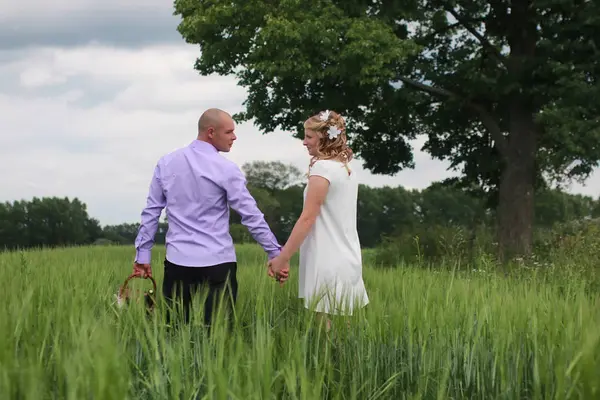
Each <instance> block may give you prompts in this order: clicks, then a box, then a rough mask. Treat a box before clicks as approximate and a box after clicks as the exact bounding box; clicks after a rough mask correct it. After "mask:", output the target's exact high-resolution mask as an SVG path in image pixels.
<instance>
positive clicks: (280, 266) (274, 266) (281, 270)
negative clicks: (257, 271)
mask: <svg viewBox="0 0 600 400" xmlns="http://www.w3.org/2000/svg"><path fill="white" fill-rule="evenodd" d="M268 266H269V268H268V270H267V273H268V274H269V276H270V277H272V278H275V279H276V280H277V281H279V283H281V284H283V283H284V282H285V281H286V280H287V279H288V278H289V273H290V263H289V261H287V260H285V259H284V258H283V257H281V256H280V255H279V256H277V257H275V258H272V259H271V260H269V264H268Z"/></svg>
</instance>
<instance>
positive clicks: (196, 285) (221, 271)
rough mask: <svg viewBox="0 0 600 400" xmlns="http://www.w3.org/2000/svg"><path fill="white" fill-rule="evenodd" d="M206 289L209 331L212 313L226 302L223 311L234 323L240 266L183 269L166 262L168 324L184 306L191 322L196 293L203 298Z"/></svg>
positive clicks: (230, 263)
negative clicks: (221, 303) (193, 300)
mask: <svg viewBox="0 0 600 400" xmlns="http://www.w3.org/2000/svg"><path fill="white" fill-rule="evenodd" d="M203 289H206V290H207V294H208V297H207V298H206V301H205V303H204V324H205V325H206V326H207V327H208V328H209V329H210V326H211V323H212V322H213V318H214V316H213V311H215V312H216V310H218V307H219V304H220V303H219V301H221V300H222V301H224V302H225V306H224V307H222V312H228V313H229V318H230V319H229V322H230V324H231V323H232V322H233V311H234V310H233V308H234V306H235V302H236V299H237V290H238V287H237V263H235V262H229V263H224V264H218V265H214V266H210V267H183V266H180V265H176V264H173V263H171V262H170V261H168V260H165V277H164V280H163V296H164V297H165V300H166V303H167V304H166V305H167V310H166V311H167V323H168V324H170V323H171V319H172V317H171V315H172V313H173V312H177V311H181V309H180V308H179V305H182V306H183V312H184V318H185V322H186V323H187V322H189V320H190V306H191V302H192V298H193V297H194V295H195V294H199V295H202V294H204V292H201V291H202V290H203Z"/></svg>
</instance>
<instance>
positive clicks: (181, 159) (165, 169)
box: [133, 109, 287, 327]
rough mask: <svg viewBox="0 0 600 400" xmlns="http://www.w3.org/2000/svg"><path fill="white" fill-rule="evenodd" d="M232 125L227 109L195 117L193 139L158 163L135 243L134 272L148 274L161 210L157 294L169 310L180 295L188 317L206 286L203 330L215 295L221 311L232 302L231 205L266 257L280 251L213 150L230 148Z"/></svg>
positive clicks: (239, 181)
mask: <svg viewBox="0 0 600 400" xmlns="http://www.w3.org/2000/svg"><path fill="white" fill-rule="evenodd" d="M234 130H235V124H234V121H233V119H232V118H231V116H230V115H229V114H228V113H226V112H225V111H222V110H219V109H209V110H207V111H205V112H204V113H203V114H202V116H201V117H200V120H199V121H198V137H197V138H196V140H194V141H193V142H192V143H191V144H190V145H189V146H187V147H184V148H181V149H179V150H176V151H174V152H172V153H170V154H167V155H165V156H163V157H162V158H161V159H160V160H159V161H158V163H157V165H156V167H155V170H154V176H153V178H152V181H151V183H150V191H149V194H148V198H147V204H146V207H145V208H144V210H143V212H142V220H141V225H140V228H139V233H138V236H137V238H136V240H135V248H136V257H135V263H134V266H133V273H134V274H135V275H137V276H141V277H146V276H148V275H151V274H152V269H151V267H150V260H151V249H152V246H153V244H154V236H155V234H156V230H157V227H158V220H159V218H160V214H161V212H162V210H163V208H166V213H167V218H168V221H169V230H168V232H167V236H166V259H165V261H164V267H165V274H164V280H163V295H164V297H165V299H166V300H167V306H168V307H167V308H171V307H172V306H173V300H174V299H175V298H177V300H180V299H181V300H182V301H183V309H184V314H185V321H186V322H188V321H189V308H190V302H191V300H192V296H193V295H194V293H195V292H196V291H198V289H200V287H201V286H204V285H206V286H207V287H208V297H207V299H206V303H205V306H204V311H205V316H204V322H205V325H206V326H208V327H210V325H211V322H212V318H214V316H213V311H215V309H216V307H217V306H218V301H219V298H220V296H221V295H224V296H223V299H224V300H226V301H227V300H229V301H227V304H228V307H227V308H226V309H229V311H231V312H232V311H233V310H232V308H233V306H234V305H235V302H236V299H237V261H236V254H235V248H234V245H233V241H232V238H231V236H230V234H229V206H231V208H233V209H234V210H235V211H237V212H238V213H239V214H240V216H241V218H242V223H243V224H244V225H245V226H246V227H247V228H248V230H249V231H250V233H251V234H252V236H253V237H254V239H255V240H256V241H257V242H258V243H260V244H261V246H262V247H263V249H264V250H265V252H266V253H267V254H268V258H269V259H273V258H274V257H276V256H277V255H278V254H279V252H280V250H281V246H280V245H279V243H277V239H276V238H275V236H274V235H273V233H272V232H271V230H270V229H269V226H268V225H267V223H266V221H265V219H264V215H263V214H262V213H261V211H260V210H259V209H258V207H257V205H256V201H255V200H254V199H253V198H252V196H251V195H250V193H249V192H248V189H247V188H246V179H245V177H244V175H243V173H242V171H241V170H240V168H239V167H238V166H237V165H236V164H234V163H233V162H231V161H229V160H227V159H226V158H225V157H223V156H222V155H221V154H219V152H229V151H230V150H231V147H232V145H233V142H234V141H235V140H236V135H235V133H234ZM286 273H287V271H286ZM282 276H283V277H285V276H286V275H285V274H282ZM167 312H168V314H167V321H170V313H169V311H167Z"/></svg>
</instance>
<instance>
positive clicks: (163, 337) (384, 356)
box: [0, 246, 600, 399]
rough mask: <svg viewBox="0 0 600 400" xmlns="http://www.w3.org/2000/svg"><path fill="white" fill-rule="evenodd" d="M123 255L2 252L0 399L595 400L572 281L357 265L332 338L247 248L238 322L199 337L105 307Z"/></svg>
mask: <svg viewBox="0 0 600 400" xmlns="http://www.w3.org/2000/svg"><path fill="white" fill-rule="evenodd" d="M153 256H154V265H153V267H154V274H155V276H156V278H157V283H158V284H159V291H160V284H161V283H162V260H163V257H164V248H156V249H155V250H154V253H153ZM132 257H133V251H132V249H131V248H119V247H95V248H92V247H90V248H76V249H60V250H54V251H35V252H23V253H18V252H16V253H4V254H0V281H1V282H3V287H2V290H0V303H1V304H2V308H1V309H0V338H1V339H0V340H1V345H0V398H1V399H13V398H14V399H17V398H18V399H58V398H61V399H129V398H131V399H195V398H198V399H324V398H327V399H408V398H410V399H413V398H414V399H417V398H420V399H458V398H469V399H517V398H518V399H522V398H533V399H594V398H600V296H599V295H598V293H596V292H592V291H590V290H588V289H587V287H586V285H585V282H582V281H578V280H575V279H566V278H556V279H548V278H547V277H545V278H543V279H542V278H537V277H536V276H535V275H534V274H530V275H527V276H524V277H522V278H521V279H519V280H516V279H509V278H504V277H503V276H498V275H494V274H490V273H483V272H473V273H464V272H463V273H460V274H459V273H453V272H452V271H430V270H429V271H428V270H421V269H417V268H409V267H402V268H397V269H385V270H380V269H375V268H373V267H370V266H368V265H367V266H365V271H364V277H365V282H366V285H367V290H368V291H369V296H370V300H371V304H370V305H369V306H368V307H367V308H366V309H365V310H364V313H361V314H360V315H357V316H356V317H355V318H354V319H353V320H352V325H351V327H350V329H348V328H347V327H346V325H345V322H344V321H334V330H333V332H332V334H331V335H330V336H328V335H326V334H325V332H324V330H322V329H319V325H318V324H317V323H316V321H314V320H313V319H312V315H311V313H310V312H308V311H306V310H305V309H304V308H303V306H302V304H301V303H300V302H299V300H298V299H297V298H296V293H297V273H296V271H295V270H293V271H292V274H293V275H292V278H291V279H290V281H289V282H288V284H287V285H286V286H285V287H283V288H280V287H279V286H278V285H277V284H276V283H275V282H273V281H272V280H270V279H269V278H268V277H267V275H266V273H265V269H264V262H265V256H264V253H263V252H262V250H261V249H260V248H258V247H257V246H243V247H240V248H239V250H238V257H239V275H238V278H239V282H240V291H239V298H238V304H237V310H236V311H237V315H238V323H237V326H236V328H235V330H234V331H233V332H232V333H231V334H229V335H226V334H225V332H224V331H223V330H222V329H221V328H220V327H219V326H217V327H216V328H215V331H214V334H213V335H212V336H211V338H210V339H207V338H206V337H205V336H204V333H203V331H202V329H200V328H199V326H197V325H196V323H195V322H194V323H192V324H191V325H189V326H185V327H183V328H181V329H179V330H170V329H167V328H166V327H165V326H164V324H163V323H162V314H161V310H160V309H158V310H157V311H156V313H155V314H154V315H153V316H152V317H150V318H146V317H145V315H144V313H143V309H142V307H141V306H138V307H136V306H132V307H128V308H126V309H123V310H118V309H116V308H115V307H114V306H113V305H112V303H113V302H114V294H115V292H116V290H117V288H118V286H119V285H120V284H121V283H122V282H123V280H124V279H125V278H126V277H127V275H128V274H129V273H130V271H131V261H132ZM148 283H149V282H147V281H146V282H144V281H140V280H137V281H136V282H135V284H134V286H135V287H136V288H141V287H147V285H148ZM197 316H200V315H197Z"/></svg>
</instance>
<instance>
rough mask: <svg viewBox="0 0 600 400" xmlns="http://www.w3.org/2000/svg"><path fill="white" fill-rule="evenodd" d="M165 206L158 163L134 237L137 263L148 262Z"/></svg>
mask: <svg viewBox="0 0 600 400" xmlns="http://www.w3.org/2000/svg"><path fill="white" fill-rule="evenodd" d="M165 206H166V198H165V194H164V191H163V187H162V183H161V180H160V164H157V165H156V167H155V168H154V176H153V177H152V181H151V182H150V190H149V192H148V197H147V199H146V207H145V208H144V210H143V211H142V220H141V224H140V227H139V230H138V234H137V237H136V239H135V250H136V255H135V261H136V262H137V263H139V264H150V260H151V259H152V257H151V253H152V247H153V245H154V237H155V235H156V231H157V229H158V221H159V219H160V214H161V213H162V210H163V209H164V208H165Z"/></svg>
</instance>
